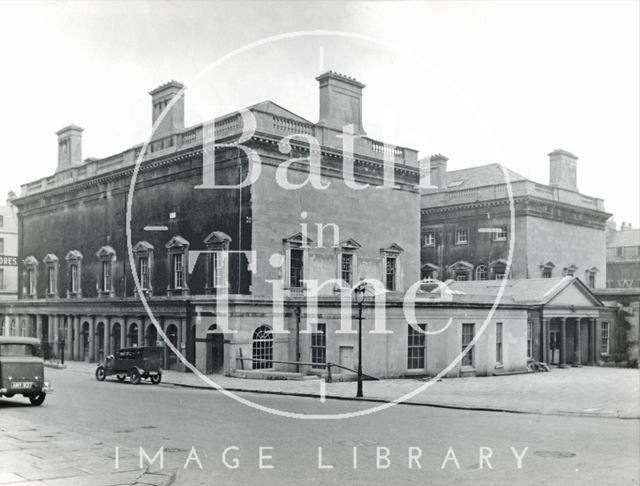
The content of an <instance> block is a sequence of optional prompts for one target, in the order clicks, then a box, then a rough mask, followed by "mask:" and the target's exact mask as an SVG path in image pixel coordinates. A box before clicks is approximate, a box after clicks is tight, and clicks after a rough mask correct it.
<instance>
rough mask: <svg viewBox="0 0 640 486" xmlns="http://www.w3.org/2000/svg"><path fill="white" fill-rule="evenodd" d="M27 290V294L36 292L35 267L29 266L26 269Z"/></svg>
mask: <svg viewBox="0 0 640 486" xmlns="http://www.w3.org/2000/svg"><path fill="white" fill-rule="evenodd" d="M27 291H28V293H29V295H35V294H36V270H35V268H30V269H29V270H27Z"/></svg>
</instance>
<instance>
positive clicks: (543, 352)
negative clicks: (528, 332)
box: [540, 319, 549, 363]
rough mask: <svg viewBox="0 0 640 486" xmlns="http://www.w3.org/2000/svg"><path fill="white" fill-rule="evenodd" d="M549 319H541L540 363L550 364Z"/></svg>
mask: <svg viewBox="0 0 640 486" xmlns="http://www.w3.org/2000/svg"><path fill="white" fill-rule="evenodd" d="M548 321H549V320H548V319H540V361H542V362H543V363H548V362H549V333H548V329H547V328H548Z"/></svg>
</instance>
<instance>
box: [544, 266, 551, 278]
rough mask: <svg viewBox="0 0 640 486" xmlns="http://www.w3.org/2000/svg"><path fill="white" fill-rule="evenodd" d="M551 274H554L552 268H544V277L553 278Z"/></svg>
mask: <svg viewBox="0 0 640 486" xmlns="http://www.w3.org/2000/svg"><path fill="white" fill-rule="evenodd" d="M551 276H552V270H551V269H550V268H543V269H542V278H551Z"/></svg>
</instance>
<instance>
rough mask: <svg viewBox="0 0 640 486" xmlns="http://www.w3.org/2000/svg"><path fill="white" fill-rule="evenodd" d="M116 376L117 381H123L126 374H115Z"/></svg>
mask: <svg viewBox="0 0 640 486" xmlns="http://www.w3.org/2000/svg"><path fill="white" fill-rule="evenodd" d="M116 378H117V379H118V381H124V380H126V379H127V375H117V376H116Z"/></svg>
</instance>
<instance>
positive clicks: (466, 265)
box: [449, 260, 473, 270]
mask: <svg viewBox="0 0 640 486" xmlns="http://www.w3.org/2000/svg"><path fill="white" fill-rule="evenodd" d="M449 268H451V269H452V270H456V269H461V268H462V269H465V270H471V269H472V268H473V264H472V263H469V262H467V261H465V260H458V261H457V262H455V263H453V264H451V265H449Z"/></svg>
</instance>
